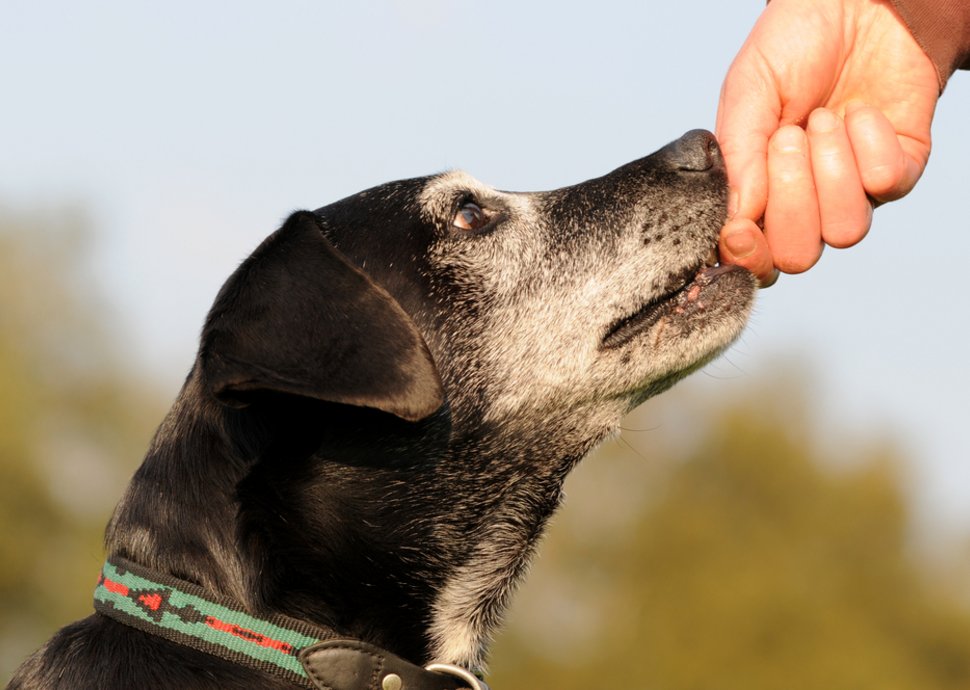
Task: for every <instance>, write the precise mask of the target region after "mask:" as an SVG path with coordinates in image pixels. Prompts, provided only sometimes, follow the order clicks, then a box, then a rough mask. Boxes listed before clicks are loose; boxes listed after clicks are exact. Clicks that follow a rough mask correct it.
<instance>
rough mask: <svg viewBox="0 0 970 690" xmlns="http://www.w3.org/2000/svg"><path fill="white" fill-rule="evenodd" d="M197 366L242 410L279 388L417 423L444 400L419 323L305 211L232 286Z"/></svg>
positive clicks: (219, 302)
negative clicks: (258, 393)
mask: <svg viewBox="0 0 970 690" xmlns="http://www.w3.org/2000/svg"><path fill="white" fill-rule="evenodd" d="M199 360H200V365H201V375H202V380H203V385H204V386H205V387H206V388H207V389H208V390H209V391H210V392H211V393H212V394H213V395H215V396H216V397H217V398H218V399H219V400H220V401H222V402H224V403H226V404H228V405H231V406H234V407H243V406H245V405H246V403H247V401H248V399H249V397H250V395H249V394H251V393H252V392H255V391H279V392H283V393H290V394H295V395H300V396H304V397H308V398H315V399H318V400H326V401H330V402H336V403H344V404H349V405H358V406H362V407H371V408H376V409H378V410H383V411H385V412H390V413H391V414H393V415H396V416H398V417H401V418H402V419H406V420H410V421H417V420H419V419H423V418H425V417H427V416H429V415H430V414H432V413H433V412H434V411H435V410H437V409H438V408H439V407H440V406H441V404H442V402H443V399H444V393H443V390H442V387H441V379H440V378H439V376H438V370H437V369H436V368H435V365H434V361H433V360H432V358H431V353H430V352H429V351H428V347H427V345H426V344H425V342H424V339H423V338H422V337H421V335H420V333H419V332H418V330H417V327H416V326H415V324H414V322H413V321H412V320H411V318H410V317H409V316H408V315H407V314H406V313H405V311H404V309H402V308H401V306H400V305H399V304H398V303H397V302H396V301H395V300H394V298H393V297H391V295H389V294H388V293H387V292H386V291H385V290H384V289H382V288H381V287H380V286H378V285H377V284H375V283H374V282H373V281H372V280H371V279H370V278H369V277H368V276H367V275H366V274H365V273H363V272H362V271H360V270H359V269H358V268H356V267H355V266H353V265H352V264H351V263H350V262H349V261H348V260H347V259H346V258H345V257H344V256H343V255H342V254H341V253H340V252H338V251H337V250H336V249H335V248H334V247H333V245H331V244H330V242H329V241H328V240H327V239H326V238H325V237H324V235H323V232H322V229H321V227H320V223H319V219H318V218H317V217H316V216H315V215H314V214H312V213H310V212H306V211H302V212H297V213H294V214H293V215H292V216H290V218H289V219H288V220H287V221H286V223H284V225H283V227H282V228H280V229H279V230H278V231H276V232H275V233H274V234H272V235H270V236H269V237H268V238H267V239H266V240H265V241H264V242H263V243H262V244H261V245H260V246H259V247H258V248H257V249H256V251H255V252H253V254H252V256H250V257H249V258H248V259H246V261H245V262H243V264H242V265H241V266H240V267H239V269H238V270H237V271H236V272H235V273H234V274H233V275H232V276H231V277H230V278H229V280H228V281H226V284H225V285H224V286H223V288H222V290H221V291H220V292H219V296H218V297H217V298H216V302H215V304H214V305H213V307H212V310H211V311H210V312H209V316H208V319H207V320H206V324H205V327H204V329H203V331H202V345H201V348H200V352H199Z"/></svg>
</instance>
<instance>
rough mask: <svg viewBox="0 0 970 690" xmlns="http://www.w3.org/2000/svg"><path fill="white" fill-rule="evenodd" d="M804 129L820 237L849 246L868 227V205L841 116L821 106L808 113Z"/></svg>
mask: <svg viewBox="0 0 970 690" xmlns="http://www.w3.org/2000/svg"><path fill="white" fill-rule="evenodd" d="M807 133H808V145H809V151H810V155H811V164H812V178H813V180H814V181H815V190H816V195H817V199H818V212H819V222H820V226H821V236H822V240H823V241H824V242H825V244H828V245H830V246H832V247H851V246H852V245H854V244H856V243H857V242H859V241H860V240H861V239H862V238H863V237H865V236H866V233H867V232H868V231H869V225H870V224H871V222H872V206H871V205H870V203H869V200H868V198H866V192H865V190H864V189H863V187H862V180H861V179H860V177H859V172H858V169H857V168H856V160H855V156H854V155H853V153H852V144H851V143H850V142H849V135H848V134H847V133H846V131H845V125H844V123H843V122H842V119H841V118H840V117H839V116H838V115H836V114H835V113H833V112H832V111H831V110H827V109H825V108H819V109H818V110H816V111H815V112H813V113H812V114H811V116H810V117H809V119H808V132H807Z"/></svg>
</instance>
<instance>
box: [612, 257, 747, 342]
mask: <svg viewBox="0 0 970 690" xmlns="http://www.w3.org/2000/svg"><path fill="white" fill-rule="evenodd" d="M741 271H744V269H743V268H741V267H740V266H734V265H731V264H720V263H718V255H717V249H716V248H712V249H711V252H710V254H709V255H708V256H707V257H706V258H705V259H704V261H702V262H700V263H699V264H696V265H694V266H692V267H691V268H689V269H686V270H684V271H681V272H680V273H678V274H676V275H675V276H674V277H673V278H671V280H670V281H669V282H668V283H667V285H666V286H665V288H664V290H663V292H662V293H661V294H660V296H659V297H656V298H654V299H652V300H650V301H649V302H647V303H646V304H644V305H643V306H642V307H640V308H639V309H637V310H636V311H635V312H633V313H632V314H629V315H627V316H624V317H621V318H619V319H617V320H616V321H614V322H613V323H612V324H611V325H610V326H609V328H607V330H606V335H604V336H603V340H602V347H603V348H604V349H611V348H616V347H620V346H621V345H624V344H626V343H627V342H629V341H630V340H631V339H632V338H633V337H634V336H636V335H638V334H640V333H643V332H644V331H646V330H648V329H650V328H651V327H652V326H654V325H655V324H656V323H657V322H658V321H660V319H662V318H663V317H664V316H667V315H684V316H687V315H688V314H689V313H694V312H699V311H702V310H703V309H704V308H705V306H706V305H705V303H704V301H703V300H702V299H701V298H702V296H703V294H704V292H705V291H708V290H709V287H710V286H711V285H712V284H714V283H715V282H717V281H718V280H720V279H721V278H722V277H723V276H725V275H728V274H731V273H736V272H741Z"/></svg>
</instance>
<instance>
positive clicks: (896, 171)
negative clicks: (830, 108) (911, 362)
mask: <svg viewBox="0 0 970 690" xmlns="http://www.w3.org/2000/svg"><path fill="white" fill-rule="evenodd" d="M845 127H846V131H847V132H848V135H849V141H850V142H851V143H852V151H853V153H854V155H855V158H856V163H857V164H858V168H859V176H860V177H861V179H862V185H863V187H864V188H865V190H866V192H867V193H868V194H869V195H870V196H872V197H873V198H875V199H878V200H879V201H892V200H894V199H898V198H900V197H902V196H905V195H906V194H908V193H909V192H910V191H911V190H912V189H913V187H914V186H915V185H916V182H917V181H918V180H919V178H920V175H922V173H923V168H924V167H925V165H926V160H925V156H924V157H923V160H922V161H919V157H920V153H919V151H918V150H917V149H918V145H917V142H915V141H911V140H909V139H904V141H905V142H906V145H907V147H908V148H909V149H910V151H909V153H908V154H907V151H905V150H904V149H903V144H902V143H901V142H900V138H899V137H898V136H897V135H896V130H895V129H894V128H893V125H892V123H891V122H890V121H889V120H888V119H887V118H886V116H885V115H884V114H883V113H882V111H880V110H879V109H878V108H872V107H870V106H865V105H859V104H852V105H850V106H849V107H847V108H846V115H845Z"/></svg>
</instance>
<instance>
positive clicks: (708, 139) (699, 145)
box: [665, 129, 723, 172]
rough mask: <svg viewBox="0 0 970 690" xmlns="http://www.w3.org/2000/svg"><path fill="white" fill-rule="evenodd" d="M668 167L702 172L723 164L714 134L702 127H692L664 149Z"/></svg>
mask: <svg viewBox="0 0 970 690" xmlns="http://www.w3.org/2000/svg"><path fill="white" fill-rule="evenodd" d="M665 152H666V154H667V160H668V162H669V164H670V167H671V168H673V169H674V170H684V171H687V172H704V171H706V170H710V169H711V168H715V167H719V166H721V165H723V163H722V160H721V148H720V147H719V146H718V145H717V139H715V138H714V135H713V134H711V133H710V132H708V131H707V130H704V129H694V130H691V131H689V132H687V134H685V135H684V136H682V137H681V138H680V139H678V140H677V141H675V142H673V143H671V144H669V145H668V146H667V148H666V149H665Z"/></svg>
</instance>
